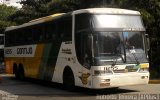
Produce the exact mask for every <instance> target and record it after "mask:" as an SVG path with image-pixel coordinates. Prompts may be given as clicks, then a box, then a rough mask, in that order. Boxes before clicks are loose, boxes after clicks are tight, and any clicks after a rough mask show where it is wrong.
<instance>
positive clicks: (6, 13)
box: [0, 5, 17, 29]
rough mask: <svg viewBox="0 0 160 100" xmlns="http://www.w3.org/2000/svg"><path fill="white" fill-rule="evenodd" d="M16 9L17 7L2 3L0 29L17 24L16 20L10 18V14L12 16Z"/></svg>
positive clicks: (0, 6) (0, 7)
mask: <svg viewBox="0 0 160 100" xmlns="http://www.w3.org/2000/svg"><path fill="white" fill-rule="evenodd" d="M16 11H17V9H16V8H14V7H7V6H6V5H0V29H4V28H5V27H7V26H12V25H16V23H15V22H12V21H11V20H10V16H12V15H13V14H14V13H15V12H16Z"/></svg>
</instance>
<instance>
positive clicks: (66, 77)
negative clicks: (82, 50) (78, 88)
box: [63, 66, 75, 91]
mask: <svg viewBox="0 0 160 100" xmlns="http://www.w3.org/2000/svg"><path fill="white" fill-rule="evenodd" d="M63 85H64V88H65V89H67V90H69V91H74V89H75V78H74V74H73V71H72V69H71V68H70V67H69V66H67V67H65V69H64V71H63Z"/></svg>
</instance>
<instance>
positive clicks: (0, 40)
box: [0, 29, 5, 73]
mask: <svg viewBox="0 0 160 100" xmlns="http://www.w3.org/2000/svg"><path fill="white" fill-rule="evenodd" d="M4 72H5V70H4V29H0V73H4Z"/></svg>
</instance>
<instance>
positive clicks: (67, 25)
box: [65, 19, 72, 40]
mask: <svg viewBox="0 0 160 100" xmlns="http://www.w3.org/2000/svg"><path fill="white" fill-rule="evenodd" d="M65 37H66V39H67V40H68V39H69V40H71V39H72V19H69V20H66V21H65Z"/></svg>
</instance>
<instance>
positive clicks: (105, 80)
mask: <svg viewBox="0 0 160 100" xmlns="http://www.w3.org/2000/svg"><path fill="white" fill-rule="evenodd" d="M101 82H110V79H102V80H101Z"/></svg>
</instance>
